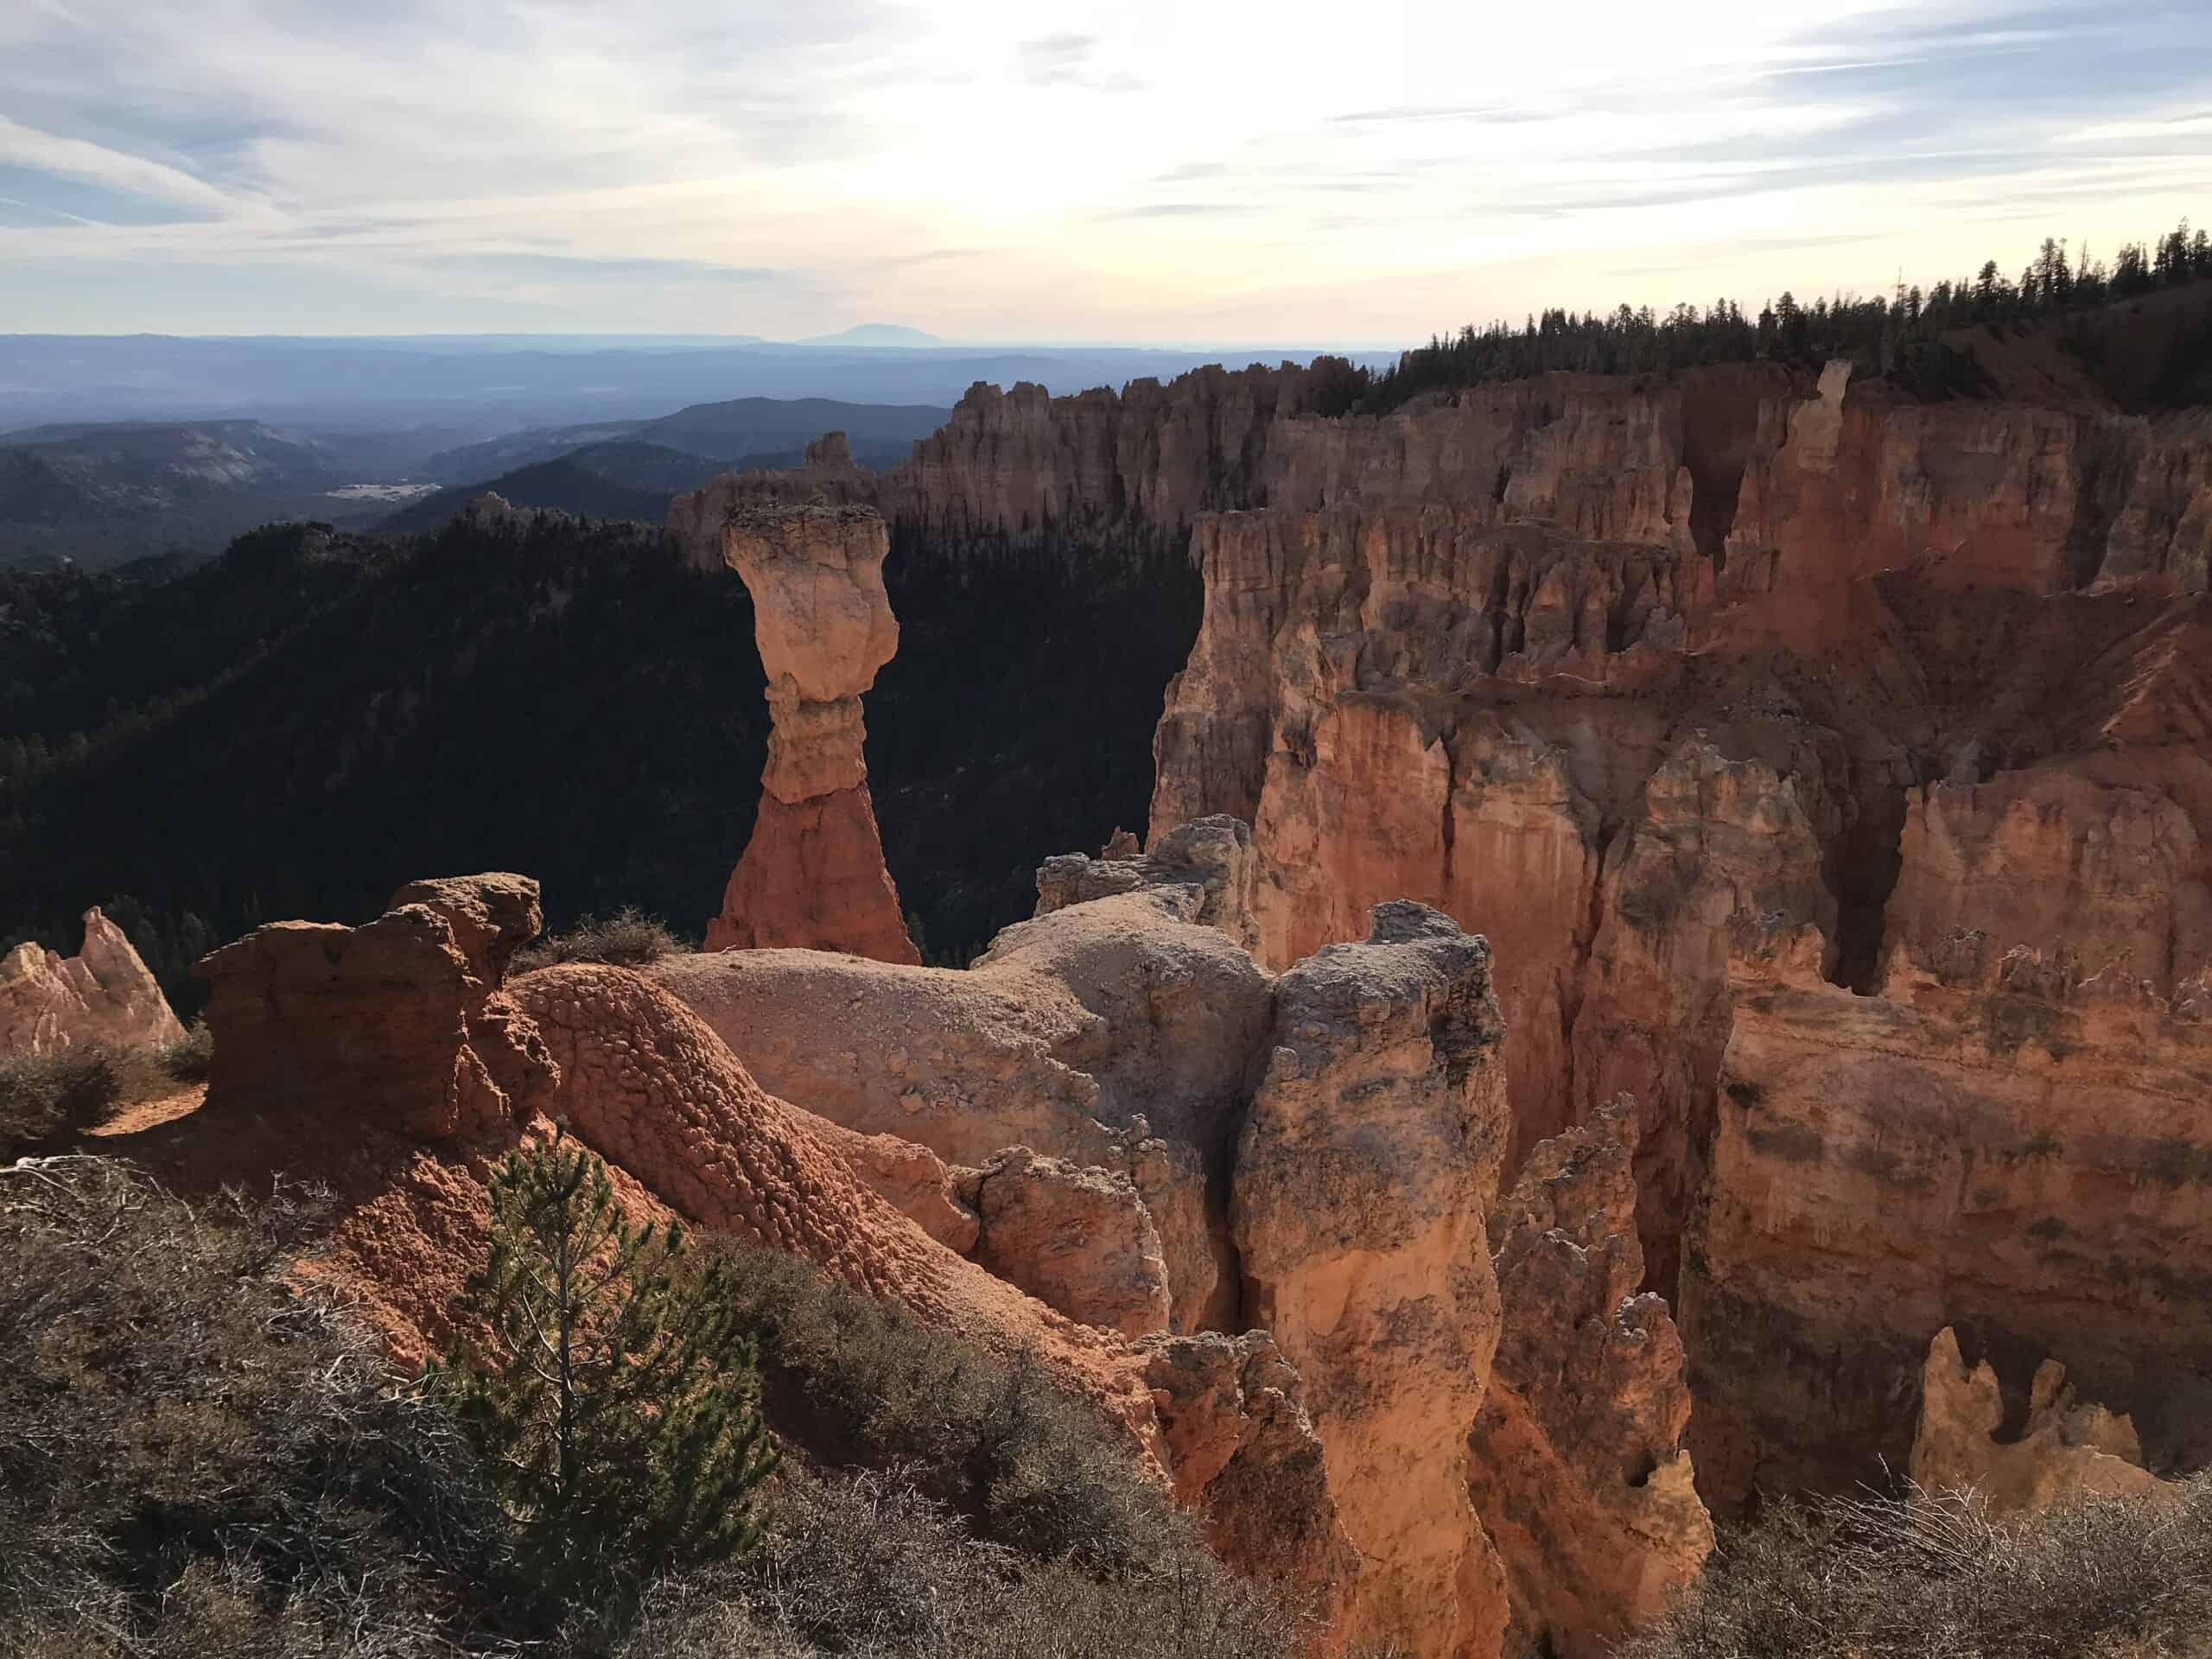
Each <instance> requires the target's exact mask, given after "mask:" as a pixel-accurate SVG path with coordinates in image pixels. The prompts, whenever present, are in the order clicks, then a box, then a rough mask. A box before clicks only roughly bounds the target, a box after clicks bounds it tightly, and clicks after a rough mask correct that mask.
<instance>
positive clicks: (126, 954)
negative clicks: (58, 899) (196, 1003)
mask: <svg viewBox="0 0 2212 1659" xmlns="http://www.w3.org/2000/svg"><path fill="white" fill-rule="evenodd" d="M183 1035H184V1027H182V1026H181V1025H179V1024H178V1023H177V1018H176V1015H175V1014H174V1013H173V1012H171V1010H170V1008H169V1004H168V998H167V997H165V996H163V995H162V988H161V986H160V985H159V984H158V983H156V981H155V979H154V976H153V975H152V974H151V973H149V971H147V968H146V964H145V963H144V962H143V961H142V960H140V958H139V956H138V953H137V951H136V950H133V949H132V948H131V945H130V940H129V939H127V938H124V933H123V930H122V929H121V928H119V927H118V926H117V925H115V924H114V923H113V922H111V921H110V920H108V918H106V917H105V916H104V915H102V914H101V913H100V912H99V909H98V908H97V907H95V908H93V909H92V910H88V911H86V912H85V943H84V946H83V948H82V949H81V950H79V951H78V953H77V954H76V955H75V956H73V957H65V956H63V955H61V954H60V952H59V951H55V950H41V949H40V948H39V947H38V946H37V945H36V944H33V943H31V942H30V941H29V940H26V941H25V942H24V943H22V944H19V945H17V946H16V948H15V949H14V950H10V952H8V954H7V955H6V956H4V957H0V1055H9V1054H51V1053H54V1052H58V1051H60V1050H61V1049H65V1048H77V1047H86V1046H99V1047H109V1048H152V1047H156V1046H159V1045H161V1044H162V1043H167V1042H174V1041H175V1040H176V1039H178V1038H180V1037H181V1036H183Z"/></svg>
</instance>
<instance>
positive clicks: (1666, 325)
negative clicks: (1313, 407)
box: [1347, 219, 2212, 413]
mask: <svg viewBox="0 0 2212 1659" xmlns="http://www.w3.org/2000/svg"><path fill="white" fill-rule="evenodd" d="M2208 277H2212V236H2208V235H2207V233H2206V232H2204V231H2203V230H2201V229H2197V230H2192V229H2191V228H2190V223H2189V221H2188V220H2187V219H2183V221H2182V223H2181V224H2180V225H2179V226H2177V227H2176V228H2175V229H2174V230H2172V231H2170V232H2167V233H2166V234H2164V235H2163V236H2159V237H2156V238H2152V239H2151V240H2150V241H2148V242H2132V243H2129V244H2127V245H2125V246H2123V247H2121V248H2120V249H2119V250H2117V251H2115V253H2114V254H2113V257H2112V259H2111V261H2110V262H2109V263H2107V261H2106V260H2104V259H2103V258H2102V257H2098V256H2097V255H2095V254H2094V252H2093V251H2091V250H2090V249H2089V248H2088V247H2086V246H2084V247H2081V248H2075V249H2069V246H2068V245H2067V243H2066V242H2064V241H2063V240H2060V239H2058V238H2050V237H2046V238H2044V242H2043V245H2042V246H2041V247H2040V248H2039V249H2037V251H2036V254H2035V257H2033V258H2032V259H2031V260H2030V261H2029V263H2028V264H2027V266H2026V268H2025V269H2024V270H2022V271H2021V272H2020V274H2019V275H2018V277H2017V278H2016V277H2008V276H2006V275H2005V272H2004V270H2002V269H2001V268H2000V267H1999V264H1998V263H1997V261H1995V260H1994V259H1992V260H1989V261H1987V262H1986V263H1985V264H1983V265H1982V267H1981V269H1980V271H1979V272H1977V273H1975V274H1974V275H1973V276H1970V277H1956V278H1945V279H1944V280H1942V281H1939V282H1937V283H1935V284H1933V285H1932V286H1930V287H1928V288H1924V289H1923V288H1922V287H1921V286H1920V285H1918V284H1916V283H1915V284H1912V285H1910V286H1908V285H1906V284H1904V283H1902V282H1900V283H1898V285H1897V289H1896V290H1895V291H1894V292H1893V293H1891V294H1888V295H1874V296H1871V297H1868V298H1856V297H1852V296H1845V295H1841V294H1839V295H1836V296H1833V297H1825V296H1824V297H1817V298H1815V299H1813V300H1812V301H1810V302H1804V301H1801V300H1799V299H1798V298H1797V296H1796V295H1795V294H1794V293H1792V292H1790V291H1789V290H1786V289H1785V290H1784V291H1783V293H1782V295H1781V296H1779V297H1778V298H1775V299H1772V300H1770V301H1768V302H1766V303H1765V304H1764V305H1763V306H1762V307H1761V308H1759V310H1758V312H1757V313H1756V314H1755V315H1754V314H1751V313H1747V312H1746V311H1745V309H1744V308H1743V307H1742V306H1741V305H1740V304H1738V302H1736V301H1734V300H1728V299H1722V300H1718V301H1715V302H1713V303H1712V304H1711V305H1708V306H1704V307H1700V306H1697V305H1694V304H1681V305H1677V306H1675V308H1673V309H1672V310H1671V311H1669V312H1666V313H1664V314H1663V315H1662V314H1659V313H1656V312H1655V311H1654V310H1653V309H1652V308H1650V307H1649V306H1648V305H1647V306H1643V307H1634V306H1629V305H1621V306H1618V307H1616V308H1614V309H1613V310H1611V311H1608V312H1598V311H1589V312H1585V313H1582V314H1580V315H1577V314H1575V313H1574V312H1572V311H1569V310H1566V309H1552V310H1547V311H1545V312H1544V313H1542V315H1540V316H1530V317H1529V318H1528V319H1526V321H1523V322H1522V324H1521V325H1520V326H1519V327H1515V326H1514V325H1513V324H1511V323H1509V322H1504V321H1493V322H1491V323H1488V324H1486V325H1484V326H1483V327H1475V326H1474V325H1473V324H1469V325H1467V326H1466V327H1463V328H1461V329H1460V330H1459V333H1458V334H1437V335H1433V336H1432V337H1431V338H1430V340H1429V341H1428V343H1427V345H1425V346H1416V347H1415V348H1414V349H1413V350H1411V351H1409V352H1407V353H1404V355H1403V356H1402V357H1401V358H1400V359H1399V360H1398V363H1397V365H1396V366H1395V367H1394V368H1390V369H1386V370H1384V371H1383V372H1381V373H1380V374H1376V375H1374V376H1372V377H1371V378H1368V379H1367V381H1366V383H1365V385H1364V386H1363V388H1360V389H1357V390H1356V391H1351V390H1349V389H1348V392H1347V406H1349V407H1356V408H1357V409H1360V410H1363V411H1365V412H1368V413H1380V412H1382V411H1383V410H1390V409H1395V408H1396V407H1397V406H1398V405H1400V404H1403V403H1406V402H1407V401H1408V400H1409V399H1411V398H1414V397H1419V396H1421V394H1422V393H1424V392H1431V391H1454V390H1457V389H1459V388H1461V387H1465V386H1471V385H1481V384H1483V383H1484V382H1486V381H1491V380H1514V379H1519V378H1523V377H1525V376H1528V375H1532V374H1543V373H1547V372H1551V371H1553V370H1571V371H1574V372H1580V373H1585V374H1664V373H1668V372H1672V371H1675V370H1680V369H1687V368H1695V367H1699V366H1701V365H1708V364H1719V363H1753V362H1777V363H1785V364H1791V365H1798V366H1802V367H1807V368H1815V369H1817V368H1818V367H1820V366H1821V365H1822V364H1824V363H1827V362H1828V361H1830V360H1832V359H1837V358H1849V359H1851V360H1852V362H1853V364H1854V365H1856V366H1857V367H1858V368H1859V370H1860V371H1861V372H1865V373H1867V374H1879V375H1883V376H1885V377H1887V378H1889V379H1890V380H1891V382H1892V383H1893V384H1896V385H1900V386H1902V387H1904V389H1905V390H1908V391H1913V392H1916V393H1917V394H1919V395H1921V396H1923V397H1948V396H1957V395H1961V394H1967V393H1971V392H1973V391H1977V390H1980V376H1979V373H1978V372H1977V370H1976V369H1975V366H1974V360H1973V359H1972V357H1971V356H1970V355H1969V354H1968V353H1966V352H1964V351H1962V350H1961V349H1960V347H1959V346H1957V345H1956V344H1955V343H1954V342H1952V341H1951V340H1947V339H1946V338H1945V336H1946V335H1948V334H1953V333H1954V332H1955V331H1956V330H1959V329H1962V328H1967V327H1975V326H1977V325H1980V326H1988V327H2017V326H2020V325H2025V324H2031V323H2037V322H2043V321H2048V320H2050V319H2053V318H2063V317H2065V316H2067V315H2069V314H2075V313H2082V312H2087V311H2090V310H2094V309H2095V308H2098V307H2101V306H2105V305H2107V304H2109V303H2111V302H2113V301H2120V300H2133V299H2140V298H2143V297H2145V296H2150V295H2152V294H2156V293H2158V292H2160V291H2162V290H2164V289H2170V288H2179V287H2182V286H2183V285H2185V284H2188V283H2196V282H2202V281H2204V280H2205V279H2207V278H2208Z"/></svg>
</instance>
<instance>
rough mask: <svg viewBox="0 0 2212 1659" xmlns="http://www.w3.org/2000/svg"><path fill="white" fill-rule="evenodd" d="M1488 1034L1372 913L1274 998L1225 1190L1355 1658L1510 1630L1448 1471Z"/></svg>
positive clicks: (1460, 1426)
mask: <svg viewBox="0 0 2212 1659" xmlns="http://www.w3.org/2000/svg"><path fill="white" fill-rule="evenodd" d="M1504 1034H1505V1033H1504V1027H1503V1021H1502V1020H1501V1019H1500V1018H1499V1015H1498V1011H1497V1000H1496V998H1495V997H1494V996H1493V995H1491V986H1490V952H1489V950H1488V948H1487V947H1486V946H1485V945H1484V944H1483V942H1482V940H1480V939H1479V938H1471V937H1469V936H1468V935H1466V934H1465V933H1462V932H1461V931H1459V928H1458V926H1457V925H1454V924H1453V923H1452V921H1451V920H1450V918H1447V917H1445V916H1443V915H1440V913H1438V912H1435V911H1433V910H1430V909H1428V908H1427V907H1426V906H1421V905H1416V904H1412V903H1408V902H1404V901H1399V902H1394V903H1391V904H1386V905H1382V906H1377V907H1376V911H1375V915H1374V918H1373V923H1372V926H1371V929H1370V932H1369V935H1368V938H1366V939H1365V940H1364V941H1363V942H1362V943H1360V944H1337V945H1332V946H1330V947H1328V948H1327V949H1325V950H1322V951H1320V952H1319V954H1318V955H1316V956H1314V957H1312V958H1311V959H1310V960H1308V961H1306V962H1303V963H1300V964H1299V965H1298V966H1297V967H1296V968H1294V969H1291V970H1290V971H1289V972H1288V973H1287V974H1285V975H1284V976H1282V978H1281V981H1280V982H1278V984H1277V986H1276V995H1275V1020H1274V1030H1273V1032H1272V1033H1271V1034H1270V1036H1269V1039H1268V1062H1267V1071H1266V1074H1265V1076H1264V1077H1262V1079H1261V1081H1260V1084H1259V1086H1258V1088H1257V1090H1255V1093H1254V1096H1253V1098H1252V1106H1251V1111H1250V1114H1249V1116H1248V1117H1247V1118H1246V1120H1245V1123H1244V1128H1243V1134H1242V1135H1241V1136H1240V1138H1239V1141H1238V1144H1237V1149H1236V1172H1235V1174H1234V1176H1233V1178H1232V1185H1231V1189H1230V1192H1231V1196H1230V1214H1231V1221H1232V1227H1233V1230H1234V1233H1235V1236H1236V1246H1237V1250H1238V1254H1239V1256H1240V1258H1241V1260H1242V1262H1243V1269H1244V1278H1245V1286H1246V1306H1245V1310H1244V1312H1245V1317H1246V1318H1247V1319H1249V1320H1250V1321H1251V1322H1252V1323H1253V1324H1254V1325H1257V1326H1259V1327H1261V1328H1262V1329H1264V1330H1266V1331H1268V1332H1270V1333H1271V1334H1272V1335H1273V1337H1274V1340H1275V1342H1276V1344H1277V1345H1278V1346H1280V1347H1281V1350H1282V1353H1283V1357H1285V1358H1286V1359H1287V1360H1289V1361H1290V1363H1292V1364H1293V1365H1294V1366H1296V1367H1297V1368H1298V1372H1299V1376H1300V1378H1301V1379H1303V1381H1304V1383H1305V1385H1306V1408H1307V1410H1308V1411H1309V1412H1310V1413H1311V1414H1312V1415H1313V1427H1314V1428H1315V1430H1316V1432H1317V1433H1319V1435H1320V1437H1321V1444H1322V1446H1323V1447H1324V1448H1325V1451H1326V1452H1327V1456H1328V1468H1329V1484H1330V1487H1331V1490H1332V1491H1333V1492H1334V1494H1335V1496H1336V1500H1337V1511H1338V1514H1339V1515H1340V1516H1342V1517H1343V1519H1344V1530H1345V1532H1346V1533H1347V1534H1348V1535H1350V1536H1351V1541H1352V1543H1353V1544H1354V1546H1355V1547H1356V1548H1357V1549H1358V1550H1359V1552H1360V1554H1361V1556H1362V1558H1363V1570H1362V1572H1361V1574H1360V1579H1359V1584H1358V1588H1357V1592H1356V1596H1355V1599H1354V1601H1353V1605H1352V1609H1351V1621H1350V1628H1351V1632H1352V1635H1353V1637H1354V1640H1355V1642H1357V1643H1366V1644H1369V1645H1372V1646H1375V1647H1378V1648H1382V1647H1394V1648H1395V1649H1398V1650H1401V1651H1403V1652H1407V1653H1411V1654H1416V1655H1435V1656H1449V1655H1458V1654H1465V1653H1475V1654H1494V1653H1497V1652H1498V1651H1499V1646H1500V1642H1501V1640H1502V1637H1503V1630H1504V1628H1505V1624H1506V1622H1507V1619H1508V1617H1509V1609H1508V1606H1507V1601H1506V1586H1505V1581H1504V1574H1503V1571H1502V1569H1501V1568H1500V1566H1499V1563H1498V1560H1497V1554H1496V1552H1495V1551H1494V1549H1493V1548H1492V1547H1491V1541H1490V1540H1489V1538H1488V1537H1487V1536H1486V1535H1485V1534H1484V1530H1483V1527H1482V1524H1481V1522H1479V1521H1478V1519H1477V1517H1476V1515H1475V1511H1474V1507H1473V1505H1472V1503H1471V1502H1470V1500H1469V1497H1468V1459H1467V1437H1468V1434H1469V1433H1470V1431H1471V1429H1472V1428H1473V1427H1474V1423H1475V1416H1476V1413H1477V1411H1478V1409H1479V1408H1480V1407H1481V1405H1482V1402H1483V1395H1484V1385H1485V1383H1486V1381H1487V1379H1488V1378H1489V1376H1490V1369H1491V1353H1492V1351H1493V1350H1494V1349H1495V1348H1496V1346H1497V1332H1498V1322H1499V1307H1498V1287H1497V1278H1496V1276H1495V1274H1493V1273H1492V1271H1491V1266H1490V1260H1489V1257H1490V1249H1489V1245H1488V1242H1487V1240H1486V1238H1485V1236H1484V1228H1483V1216H1484V1211H1485V1210H1486V1209H1487V1208H1488V1206H1489V1204H1490V1201H1491V1198H1493V1197H1494V1196H1495V1194H1496V1192H1497V1166H1498V1160H1499V1159H1500V1157H1501V1156H1502V1155H1503V1151H1504V1144H1505V1135H1506V1105H1505V1093H1504V1087H1503V1085H1504V1074H1503V1068H1502V1067H1501V1066H1499V1065H1497V1048H1498V1046H1499V1044H1500V1042H1501V1041H1502V1039H1503V1037H1504Z"/></svg>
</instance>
